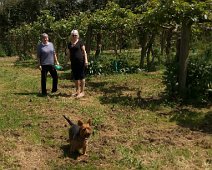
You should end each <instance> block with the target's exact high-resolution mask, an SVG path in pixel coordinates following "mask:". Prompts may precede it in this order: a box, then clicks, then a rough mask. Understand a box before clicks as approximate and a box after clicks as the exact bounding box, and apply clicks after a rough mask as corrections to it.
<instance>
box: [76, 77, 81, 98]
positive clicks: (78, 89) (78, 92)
mask: <svg viewBox="0 0 212 170" xmlns="http://www.w3.org/2000/svg"><path fill="white" fill-rule="evenodd" d="M75 88H76V94H77V95H78V94H80V80H75Z"/></svg>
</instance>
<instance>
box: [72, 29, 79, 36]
mask: <svg viewBox="0 0 212 170" xmlns="http://www.w3.org/2000/svg"><path fill="white" fill-rule="evenodd" d="M71 35H77V36H79V32H78V31H77V30H72V31H71Z"/></svg>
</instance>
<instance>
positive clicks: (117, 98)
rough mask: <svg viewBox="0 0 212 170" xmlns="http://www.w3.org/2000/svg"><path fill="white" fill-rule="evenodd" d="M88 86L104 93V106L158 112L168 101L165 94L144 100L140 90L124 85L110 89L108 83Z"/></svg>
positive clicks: (101, 99) (102, 97)
mask: <svg viewBox="0 0 212 170" xmlns="http://www.w3.org/2000/svg"><path fill="white" fill-rule="evenodd" d="M88 84H89V85H88V86H89V87H90V88H91V91H101V92H102V93H103V95H102V96H100V97H99V100H100V102H101V103H102V104H119V105H123V106H130V107H132V108H133V107H135V108H136V107H140V108H143V109H149V110H152V111H156V110H158V109H159V107H160V105H161V104H163V103H164V102H165V101H167V100H165V99H166V96H165V95H163V94H161V96H156V97H155V96H152V97H145V98H144V97H142V92H141V91H140V90H136V89H132V88H130V87H128V86H124V85H116V84H115V85H112V86H110V87H108V86H107V85H108V83H106V82H97V83H96V82H89V83H88Z"/></svg>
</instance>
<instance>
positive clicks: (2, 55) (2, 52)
mask: <svg viewBox="0 0 212 170" xmlns="http://www.w3.org/2000/svg"><path fill="white" fill-rule="evenodd" d="M5 56H6V52H5V51H4V49H3V48H2V45H1V44H0V57H5Z"/></svg>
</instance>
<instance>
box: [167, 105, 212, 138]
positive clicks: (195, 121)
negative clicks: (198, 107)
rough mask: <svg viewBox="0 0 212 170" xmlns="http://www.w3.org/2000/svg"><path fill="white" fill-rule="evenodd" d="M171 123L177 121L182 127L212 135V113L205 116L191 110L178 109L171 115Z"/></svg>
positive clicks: (209, 112)
mask: <svg viewBox="0 0 212 170" xmlns="http://www.w3.org/2000/svg"><path fill="white" fill-rule="evenodd" d="M170 114H171V115H172V116H171V118H170V121H175V122H176V123H177V124H178V125H180V126H182V127H186V128H189V129H191V130H195V131H201V132H204V133H209V134H212V111H208V112H207V113H205V114H203V113H202V112H194V111H190V110H189V109H177V110H174V111H172V112H171V113H170Z"/></svg>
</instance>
